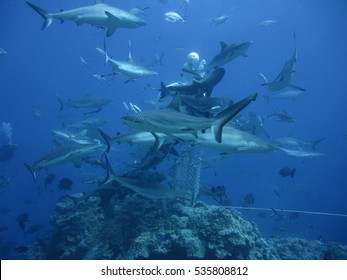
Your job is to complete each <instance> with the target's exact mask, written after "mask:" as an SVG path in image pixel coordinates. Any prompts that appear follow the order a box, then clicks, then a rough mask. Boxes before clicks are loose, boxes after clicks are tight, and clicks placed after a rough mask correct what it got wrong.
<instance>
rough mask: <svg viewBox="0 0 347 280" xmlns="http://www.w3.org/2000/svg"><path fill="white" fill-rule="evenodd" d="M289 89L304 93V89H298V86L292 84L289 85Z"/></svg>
mask: <svg viewBox="0 0 347 280" xmlns="http://www.w3.org/2000/svg"><path fill="white" fill-rule="evenodd" d="M289 87H290V88H293V89H297V90H300V91H306V89H304V88H302V87H299V86H296V85H293V84H290V85H289Z"/></svg>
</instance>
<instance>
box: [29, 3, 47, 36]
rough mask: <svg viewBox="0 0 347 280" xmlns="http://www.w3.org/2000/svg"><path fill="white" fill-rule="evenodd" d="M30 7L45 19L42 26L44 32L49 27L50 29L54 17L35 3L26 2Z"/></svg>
mask: <svg viewBox="0 0 347 280" xmlns="http://www.w3.org/2000/svg"><path fill="white" fill-rule="evenodd" d="M26 3H27V4H28V5H29V7H31V8H33V9H34V10H35V11H36V12H37V13H38V14H39V15H40V16H42V17H43V20H44V21H43V24H42V30H43V29H46V28H47V27H49V26H50V25H51V24H52V22H53V17H52V15H51V14H50V13H48V12H47V11H46V10H44V9H42V8H40V7H38V6H36V5H34V4H33V3H30V2H26Z"/></svg>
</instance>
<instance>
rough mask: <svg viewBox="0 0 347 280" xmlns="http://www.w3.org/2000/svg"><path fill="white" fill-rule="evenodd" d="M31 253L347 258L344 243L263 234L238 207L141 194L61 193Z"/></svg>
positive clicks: (114, 256) (83, 256) (122, 256)
mask: <svg viewBox="0 0 347 280" xmlns="http://www.w3.org/2000/svg"><path fill="white" fill-rule="evenodd" d="M51 223H52V229H51V231H50V232H49V234H48V235H47V236H46V237H45V238H43V239H41V240H38V241H37V242H36V243H35V244H34V245H33V246H31V247H30V248H29V251H28V252H27V258H29V259H334V258H336V259H346V258H347V249H346V247H343V246H342V245H339V244H333V245H332V244H330V245H323V244H322V243H321V242H319V241H306V240H302V239H294V238H291V239H265V238H264V237H262V235H261V233H260V232H259V230H258V228H257V226H256V225H255V224H254V223H251V222H248V221H245V220H244V219H242V217H241V216H240V214H239V213H238V212H237V211H235V210H230V209H224V208H222V207H217V206H210V205H206V204H204V203H202V202H197V203H196V204H195V205H194V206H190V204H189V203H188V202H186V201H183V200H172V201H159V200H158V201H152V200H148V199H145V198H142V197H141V196H139V195H137V194H132V193H129V194H126V195H124V196H122V197H115V198H113V199H112V200H110V202H107V203H105V201H103V200H102V199H101V196H99V194H98V192H95V193H93V194H89V195H87V194H83V193H79V194H75V195H66V196H63V197H62V198H61V199H60V201H59V202H58V204H57V206H56V211H55V213H54V215H53V216H52V217H51Z"/></svg>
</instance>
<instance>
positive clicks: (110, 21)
mask: <svg viewBox="0 0 347 280" xmlns="http://www.w3.org/2000/svg"><path fill="white" fill-rule="evenodd" d="M105 14H106V15H107V32H106V36H107V37H110V36H111V35H112V34H113V33H114V32H115V31H116V29H117V27H118V25H119V24H118V23H119V22H120V19H119V18H118V17H116V16H115V15H113V14H111V13H110V12H108V11H105Z"/></svg>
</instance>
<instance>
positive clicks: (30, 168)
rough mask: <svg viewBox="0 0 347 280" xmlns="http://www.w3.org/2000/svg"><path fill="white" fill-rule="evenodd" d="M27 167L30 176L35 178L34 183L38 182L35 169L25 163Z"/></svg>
mask: <svg viewBox="0 0 347 280" xmlns="http://www.w3.org/2000/svg"><path fill="white" fill-rule="evenodd" d="M24 165H25V167H26V168H27V169H28V170H29V172H30V174H31V175H32V176H33V178H34V181H35V182H36V172H34V171H33V168H32V167H31V166H30V165H29V164H27V163H25V162H24Z"/></svg>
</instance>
